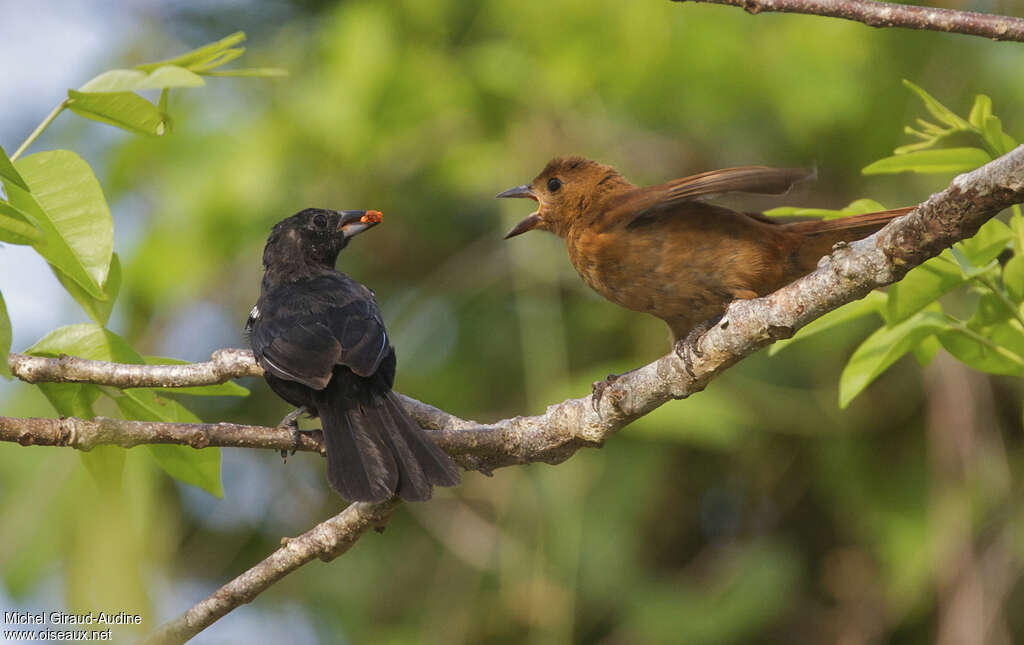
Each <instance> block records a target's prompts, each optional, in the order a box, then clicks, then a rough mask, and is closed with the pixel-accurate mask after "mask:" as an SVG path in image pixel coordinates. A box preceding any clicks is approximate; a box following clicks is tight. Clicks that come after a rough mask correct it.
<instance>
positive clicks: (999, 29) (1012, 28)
mask: <svg viewBox="0 0 1024 645" xmlns="http://www.w3.org/2000/svg"><path fill="white" fill-rule="evenodd" d="M672 1H673V2H687V1H692V2H705V3H710V4H722V5H730V6H733V7H740V8H742V9H744V10H746V11H747V12H748V13H752V14H757V13H761V12H762V11H765V12H773V11H774V12H779V13H806V14H810V15H814V16H828V17H831V18H843V19H844V20H853V21H855V22H862V23H864V24H865V25H868V26H871V27H902V28H904V29H928V30H931V31H945V32H949V33H955V34H966V35H969V36H982V37H984V38H991V39H992V40H1015V41H1018V42H1024V18H1012V17H1009V16H999V15H995V14H988V13H978V12H975V11H957V10H955V9H937V8H932V7H918V6H914V5H905V4H898V3H893V2H876V1H875V0H672Z"/></svg>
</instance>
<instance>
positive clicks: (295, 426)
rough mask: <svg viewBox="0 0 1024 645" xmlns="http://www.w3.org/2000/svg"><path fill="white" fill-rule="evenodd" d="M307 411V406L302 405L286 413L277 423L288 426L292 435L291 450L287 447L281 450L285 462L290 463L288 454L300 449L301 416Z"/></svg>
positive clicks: (284, 426) (280, 426)
mask: <svg viewBox="0 0 1024 645" xmlns="http://www.w3.org/2000/svg"><path fill="white" fill-rule="evenodd" d="M306 412H308V410H307V409H306V406H304V405H301V406H299V407H297V408H295V409H294V410H292V411H291V412H289V413H288V414H287V415H285V417H284V418H283V419H281V423H279V424H277V427H278V428H287V429H288V431H289V432H290V433H291V435H292V447H291V451H290V452H289V451H288V450H287V449H286V450H282V451H281V459H283V460H284V461H285V463H288V455H289V454H292V455H294V454H295V453H296V452H297V451H298V449H299V444H300V443H301V442H302V430H299V417H300V416H302V415H303V414H305V413H306Z"/></svg>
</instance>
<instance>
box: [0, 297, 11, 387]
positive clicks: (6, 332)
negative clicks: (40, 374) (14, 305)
mask: <svg viewBox="0 0 1024 645" xmlns="http://www.w3.org/2000/svg"><path fill="white" fill-rule="evenodd" d="M10 353H11V319H10V318H9V317H8V316H7V305H6V304H5V303H4V294H2V293H0V376H2V377H4V378H5V379H7V380H8V381H9V380H11V368H9V367H8V366H7V356H8V354H10Z"/></svg>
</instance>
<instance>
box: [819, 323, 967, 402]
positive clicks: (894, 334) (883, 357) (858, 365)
mask: <svg viewBox="0 0 1024 645" xmlns="http://www.w3.org/2000/svg"><path fill="white" fill-rule="evenodd" d="M948 326H949V324H948V323H947V321H946V319H945V317H944V316H943V315H942V314H941V313H938V312H936V311H922V312H920V313H918V314H916V315H915V316H913V317H912V318H910V319H909V320H905V321H903V322H902V323H900V324H898V325H896V326H894V327H881V328H879V329H878V331H876V332H875V333H873V334H871V335H870V336H868V338H867V339H866V340H865V341H864V342H863V343H861V345H860V347H858V348H857V349H856V351H854V353H853V356H851V357H850V361H849V362H848V363H847V364H846V367H845V368H843V373H842V375H841V376H840V377H839V407H841V408H845V407H846V406H848V405H849V404H850V401H852V400H853V399H854V398H855V397H856V396H857V395H858V394H860V393H861V392H863V391H864V388H866V387H867V386H868V385H869V384H870V383H871V382H872V381H874V380H875V379H876V378H878V376H879V375H880V374H881V373H882V372H884V371H885V370H887V369H888V368H889V366H891V365H892V364H893V363H895V362H896V361H897V359H899V358H900V357H901V356H903V355H904V354H906V353H907V352H909V351H911V350H912V349H913V348H914V347H916V346H917V345H918V344H920V343H921V342H922V341H923V340H925V339H926V338H928V337H930V336H931V335H933V334H935V333H937V332H939V331H942V330H944V329H947V328H948Z"/></svg>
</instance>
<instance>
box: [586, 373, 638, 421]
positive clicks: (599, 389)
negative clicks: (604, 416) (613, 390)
mask: <svg viewBox="0 0 1024 645" xmlns="http://www.w3.org/2000/svg"><path fill="white" fill-rule="evenodd" d="M635 371H636V370H635V369H634V370H629V371H628V372H623V373H622V374H609V375H608V376H606V377H605V379H604V380H603V381H594V384H593V385H591V386H590V391H591V399H590V405H591V406H592V407H593V408H594V412H597V413H599V414H600V412H601V410H600V408H601V397H603V396H604V392H605V390H607V389H608V388H609V387H611V386H612V385H613V384H614V383H615V381H618V380H619V379H620V378H622V377H623V376H625V375H626V374H631V373H632V372H635Z"/></svg>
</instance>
